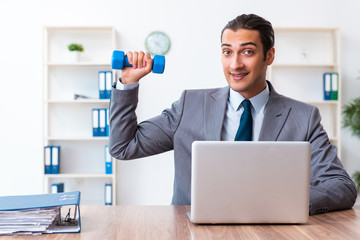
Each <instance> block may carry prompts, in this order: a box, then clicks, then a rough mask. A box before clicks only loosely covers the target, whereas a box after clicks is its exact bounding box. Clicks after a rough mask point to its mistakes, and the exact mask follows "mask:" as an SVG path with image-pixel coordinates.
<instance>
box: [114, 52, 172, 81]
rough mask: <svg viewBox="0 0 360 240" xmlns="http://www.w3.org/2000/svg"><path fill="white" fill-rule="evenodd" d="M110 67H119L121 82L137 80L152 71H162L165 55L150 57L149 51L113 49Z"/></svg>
mask: <svg viewBox="0 0 360 240" xmlns="http://www.w3.org/2000/svg"><path fill="white" fill-rule="evenodd" d="M111 67H112V68H113V69H121V70H122V71H121V82H122V83H123V84H129V83H135V82H138V81H139V80H140V79H141V78H142V77H144V76H146V75H147V74H149V73H150V72H151V71H153V72H154V73H163V72H164V68H165V57H164V56H161V55H155V56H154V59H151V56H150V53H148V52H147V53H144V52H142V51H140V52H127V53H126V55H125V54H124V52H123V51H118V50H115V51H114V52H113V55H112V60H111Z"/></svg>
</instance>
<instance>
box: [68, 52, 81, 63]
mask: <svg viewBox="0 0 360 240" xmlns="http://www.w3.org/2000/svg"><path fill="white" fill-rule="evenodd" d="M70 55H71V60H72V61H73V62H79V61H80V52H79V51H70Z"/></svg>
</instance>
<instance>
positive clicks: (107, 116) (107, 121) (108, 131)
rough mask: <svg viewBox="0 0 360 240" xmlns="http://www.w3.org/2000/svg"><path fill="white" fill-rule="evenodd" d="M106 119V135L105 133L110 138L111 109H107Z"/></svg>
mask: <svg viewBox="0 0 360 240" xmlns="http://www.w3.org/2000/svg"><path fill="white" fill-rule="evenodd" d="M105 113H106V115H105V118H106V133H105V136H107V137H108V136H109V134H110V118H109V114H110V110H109V108H106V109H105Z"/></svg>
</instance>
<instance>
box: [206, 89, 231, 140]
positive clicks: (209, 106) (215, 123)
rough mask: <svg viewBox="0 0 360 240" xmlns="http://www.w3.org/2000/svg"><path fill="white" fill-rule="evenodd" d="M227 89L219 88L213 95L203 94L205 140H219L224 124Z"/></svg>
mask: <svg viewBox="0 0 360 240" xmlns="http://www.w3.org/2000/svg"><path fill="white" fill-rule="evenodd" d="M228 97H229V87H224V88H220V89H219V90H218V91H216V92H215V93H213V94H211V95H210V94H207V93H206V94H205V101H204V104H205V106H204V109H205V116H204V128H205V140H214V141H216V140H218V141H219V140H220V138H221V130H222V126H223V122H224V116H225V110H226V104H227V100H228Z"/></svg>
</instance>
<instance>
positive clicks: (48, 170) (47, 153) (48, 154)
mask: <svg viewBox="0 0 360 240" xmlns="http://www.w3.org/2000/svg"><path fill="white" fill-rule="evenodd" d="M44 162H45V163H44V164H45V174H51V146H45V147H44Z"/></svg>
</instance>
